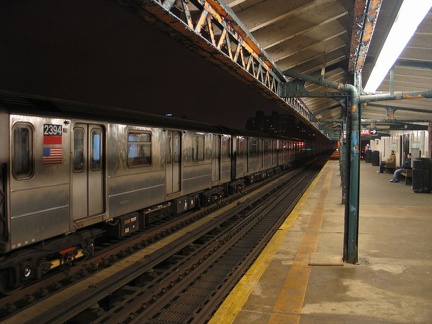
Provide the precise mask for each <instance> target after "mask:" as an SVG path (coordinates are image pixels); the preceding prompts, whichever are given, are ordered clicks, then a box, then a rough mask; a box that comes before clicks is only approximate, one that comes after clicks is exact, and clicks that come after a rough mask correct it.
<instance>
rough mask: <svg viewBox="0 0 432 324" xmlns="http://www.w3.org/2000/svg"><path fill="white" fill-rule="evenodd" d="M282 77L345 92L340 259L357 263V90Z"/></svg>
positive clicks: (321, 80)
mask: <svg viewBox="0 0 432 324" xmlns="http://www.w3.org/2000/svg"><path fill="white" fill-rule="evenodd" d="M283 73H284V75H285V76H288V77H292V78H295V79H299V80H302V81H308V82H312V83H315V84H318V85H321V86H324V87H329V88H333V89H337V90H340V91H344V92H346V93H348V95H349V98H350V103H351V111H350V112H348V114H347V116H348V118H347V119H348V120H347V133H349V134H350V136H349V137H347V145H346V146H347V151H346V157H348V156H349V159H348V158H346V161H347V162H346V163H347V166H346V168H347V170H349V177H348V179H347V191H348V192H347V199H346V201H345V224H344V227H345V231H344V251H343V261H344V262H347V263H354V264H355V263H357V261H358V225H359V192H360V106H359V105H360V97H359V94H358V91H357V89H356V88H355V87H354V86H353V85H351V84H342V83H337V82H333V81H327V80H324V78H323V77H320V78H315V77H312V76H309V75H303V74H299V73H296V72H294V71H284V72H283Z"/></svg>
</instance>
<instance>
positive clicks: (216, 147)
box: [212, 135, 221, 182]
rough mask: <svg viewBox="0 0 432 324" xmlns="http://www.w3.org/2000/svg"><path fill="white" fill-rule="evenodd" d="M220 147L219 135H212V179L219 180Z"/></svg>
mask: <svg viewBox="0 0 432 324" xmlns="http://www.w3.org/2000/svg"><path fill="white" fill-rule="evenodd" d="M220 147H221V137H220V135H215V136H214V137H213V142H212V151H213V156H212V181H213V182H215V181H219V180H220V167H221V165H220V164H221V163H220V158H221V152H220Z"/></svg>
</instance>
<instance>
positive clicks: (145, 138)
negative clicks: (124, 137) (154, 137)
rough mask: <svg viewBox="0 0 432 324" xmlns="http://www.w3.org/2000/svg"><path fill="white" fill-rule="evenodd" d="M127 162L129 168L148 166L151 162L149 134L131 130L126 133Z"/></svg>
mask: <svg viewBox="0 0 432 324" xmlns="http://www.w3.org/2000/svg"><path fill="white" fill-rule="evenodd" d="M127 145H128V148H127V154H128V159H127V164H128V166H129V167H130V168H135V167H141V166H149V165H151V163H152V154H151V134H150V133H148V132H139V131H131V132H129V134H128V144H127Z"/></svg>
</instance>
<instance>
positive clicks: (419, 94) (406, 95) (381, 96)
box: [360, 90, 432, 102]
mask: <svg viewBox="0 0 432 324" xmlns="http://www.w3.org/2000/svg"><path fill="white" fill-rule="evenodd" d="M425 98H432V90H427V91H401V92H395V93H394V94H391V93H377V94H372V95H371V94H369V95H361V96H360V102H371V101H385V100H402V99H425Z"/></svg>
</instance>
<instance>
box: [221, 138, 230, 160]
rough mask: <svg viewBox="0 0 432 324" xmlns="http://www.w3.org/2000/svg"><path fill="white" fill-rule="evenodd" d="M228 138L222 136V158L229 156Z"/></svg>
mask: <svg viewBox="0 0 432 324" xmlns="http://www.w3.org/2000/svg"><path fill="white" fill-rule="evenodd" d="M230 147H231V143H230V138H229V137H228V136H222V158H227V157H229V156H230Z"/></svg>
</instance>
